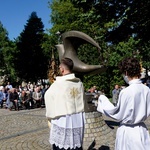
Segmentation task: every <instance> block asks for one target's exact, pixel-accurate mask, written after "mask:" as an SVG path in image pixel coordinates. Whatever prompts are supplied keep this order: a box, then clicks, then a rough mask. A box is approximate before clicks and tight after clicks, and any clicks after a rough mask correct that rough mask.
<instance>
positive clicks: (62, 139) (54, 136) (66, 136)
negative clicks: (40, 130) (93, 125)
mask: <svg viewBox="0 0 150 150" xmlns="http://www.w3.org/2000/svg"><path fill="white" fill-rule="evenodd" d="M51 130H52V131H51V135H50V143H51V144H55V145H56V146H58V147H59V148H65V149H68V148H71V149H72V148H76V147H81V146H82V138H83V127H78V128H73V129H71V128H62V127H59V126H57V125H55V124H53V127H52V129H51Z"/></svg>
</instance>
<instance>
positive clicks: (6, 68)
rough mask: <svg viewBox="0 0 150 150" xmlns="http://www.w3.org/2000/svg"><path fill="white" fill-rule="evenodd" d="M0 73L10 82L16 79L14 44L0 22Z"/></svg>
mask: <svg viewBox="0 0 150 150" xmlns="http://www.w3.org/2000/svg"><path fill="white" fill-rule="evenodd" d="M0 39H1V40H0V60H1V61H0V75H1V76H6V77H7V78H8V79H9V81H10V82H13V81H15V80H16V72H15V70H14V63H13V62H14V59H15V58H14V53H15V44H14V43H13V42H12V41H10V40H9V38H8V32H7V30H6V29H5V28H4V27H3V25H2V23H1V22H0Z"/></svg>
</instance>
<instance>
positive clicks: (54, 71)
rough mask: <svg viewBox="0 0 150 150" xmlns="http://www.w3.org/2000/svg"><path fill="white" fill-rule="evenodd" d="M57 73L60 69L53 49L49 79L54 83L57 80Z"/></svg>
mask: <svg viewBox="0 0 150 150" xmlns="http://www.w3.org/2000/svg"><path fill="white" fill-rule="evenodd" d="M57 75H59V71H58V67H57V65H56V62H55V58H54V52H53V50H52V57H51V61H50V67H49V71H48V79H49V81H50V83H53V82H54V81H55V79H56V76H57Z"/></svg>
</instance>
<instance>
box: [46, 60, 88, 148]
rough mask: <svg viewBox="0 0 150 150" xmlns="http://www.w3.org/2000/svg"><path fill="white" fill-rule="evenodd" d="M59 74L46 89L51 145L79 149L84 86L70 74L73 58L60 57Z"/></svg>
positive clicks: (82, 124) (82, 127)
mask: <svg viewBox="0 0 150 150" xmlns="http://www.w3.org/2000/svg"><path fill="white" fill-rule="evenodd" d="M59 68H60V73H61V74H62V76H58V77H56V81H54V83H53V84H52V85H51V86H50V88H49V89H48V90H47V91H46V93H45V95H44V97H45V106H46V117H47V118H48V120H49V121H50V124H51V126H50V139H49V141H50V144H51V145H52V147H53V150H82V144H83V137H84V125H85V113H84V99H83V97H84V87H83V84H82V82H81V81H80V79H79V78H76V77H75V74H74V73H72V69H73V61H72V60H71V59H70V58H63V59H62V60H61V63H60V66H59Z"/></svg>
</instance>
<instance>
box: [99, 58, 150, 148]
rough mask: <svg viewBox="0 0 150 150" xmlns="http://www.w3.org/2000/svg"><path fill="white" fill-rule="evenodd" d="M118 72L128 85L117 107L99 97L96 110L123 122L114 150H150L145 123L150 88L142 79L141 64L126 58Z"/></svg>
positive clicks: (122, 92)
mask: <svg viewBox="0 0 150 150" xmlns="http://www.w3.org/2000/svg"><path fill="white" fill-rule="evenodd" d="M119 70H120V71H121V73H122V74H123V77H124V80H125V81H126V83H128V84H129V86H128V87H126V88H124V89H122V90H121V92H120V94H119V99H118V103H117V105H116V106H114V105H113V104H112V103H110V101H109V100H108V98H107V97H106V96H104V95H100V96H99V100H98V106H97V110H98V111H99V112H101V113H103V114H105V115H107V116H109V117H111V118H113V119H116V120H117V121H119V122H120V126H119V128H118V129H117V133H116V141H115V150H150V135H149V131H148V129H147V127H146V125H145V123H144V121H145V120H146V119H147V118H148V117H149V116H150V89H149V88H148V87H147V86H145V85H144V84H142V82H141V80H140V75H141V65H140V63H139V61H138V60H137V59H136V58H132V57H130V58H125V59H124V60H122V61H121V63H120V64H119Z"/></svg>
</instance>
